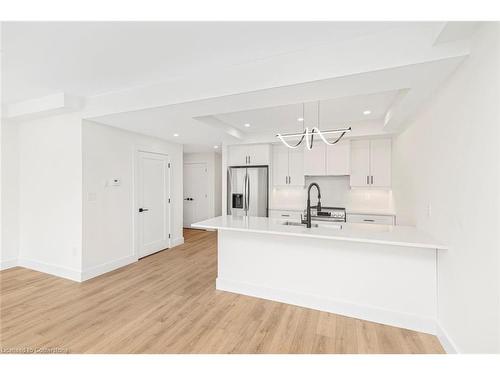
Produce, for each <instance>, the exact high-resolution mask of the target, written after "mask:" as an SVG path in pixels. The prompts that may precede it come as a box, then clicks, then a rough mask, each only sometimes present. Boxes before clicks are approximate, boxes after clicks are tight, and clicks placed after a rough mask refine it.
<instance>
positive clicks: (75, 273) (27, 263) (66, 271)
mask: <svg viewBox="0 0 500 375" xmlns="http://www.w3.org/2000/svg"><path fill="white" fill-rule="evenodd" d="M17 265H18V266H21V267H24V268H29V269H31V270H34V271H39V272H43V273H48V274H49V275H53V276H58V277H63V278H65V279H69V280H72V281H81V277H82V273H81V272H80V271H79V270H75V269H73V268H67V267H61V266H58V265H55V264H49V263H44V262H39V261H36V260H31V259H19V260H18V263H17Z"/></svg>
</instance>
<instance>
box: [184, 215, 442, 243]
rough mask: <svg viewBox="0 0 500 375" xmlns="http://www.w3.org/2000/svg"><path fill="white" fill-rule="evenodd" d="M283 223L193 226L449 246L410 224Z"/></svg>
mask: <svg viewBox="0 0 500 375" xmlns="http://www.w3.org/2000/svg"><path fill="white" fill-rule="evenodd" d="M282 223H283V220H281V219H272V218H268V217H253V216H248V217H245V216H231V215H226V216H217V217H214V218H212V219H208V220H205V221H201V222H199V223H195V224H192V227H193V228H199V229H219V230H231V231H242V232H255V233H268V234H276V235H285V236H299V237H310V238H321V239H331V240H343V241H353V242H365V243H374V244H384V245H395V246H407V247H418V248H427V249H439V250H446V249H448V248H447V246H445V245H443V244H442V243H439V242H438V241H435V240H434V239H433V238H432V237H431V236H429V235H428V234H426V233H424V232H422V231H420V230H418V229H416V228H415V227H410V226H401V225H398V226H395V225H377V224H348V223H341V229H336V227H335V226H328V224H327V225H325V226H320V227H318V228H306V227H305V226H291V225H290V226H289V225H283V224H282ZM330 225H331V224H330Z"/></svg>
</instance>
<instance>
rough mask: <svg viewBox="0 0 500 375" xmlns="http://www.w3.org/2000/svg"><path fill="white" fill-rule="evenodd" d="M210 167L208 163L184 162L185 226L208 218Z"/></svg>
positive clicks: (188, 226) (187, 226)
mask: <svg viewBox="0 0 500 375" xmlns="http://www.w3.org/2000/svg"><path fill="white" fill-rule="evenodd" d="M209 183H210V182H209V181H208V169H207V163H185V164H184V220H183V226H184V227H185V228H190V227H191V224H193V223H196V222H198V221H202V220H205V219H208V218H209V217H210V215H209V212H208V210H209V204H208V186H209Z"/></svg>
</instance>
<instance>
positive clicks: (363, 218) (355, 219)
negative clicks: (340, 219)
mask: <svg viewBox="0 0 500 375" xmlns="http://www.w3.org/2000/svg"><path fill="white" fill-rule="evenodd" d="M347 222H348V223H363V224H385V225H396V217H395V216H394V215H369V214H349V213H348V214H347Z"/></svg>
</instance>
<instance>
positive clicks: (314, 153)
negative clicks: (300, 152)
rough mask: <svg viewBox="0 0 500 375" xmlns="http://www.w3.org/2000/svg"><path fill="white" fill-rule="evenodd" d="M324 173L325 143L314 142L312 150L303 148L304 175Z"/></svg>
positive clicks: (321, 174)
mask: <svg viewBox="0 0 500 375" xmlns="http://www.w3.org/2000/svg"><path fill="white" fill-rule="evenodd" d="M325 174H326V145H325V144H324V143H323V142H321V141H319V142H318V141H317V140H316V142H314V145H313V148H312V150H308V149H307V148H304V175H305V176H324V175H325Z"/></svg>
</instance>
